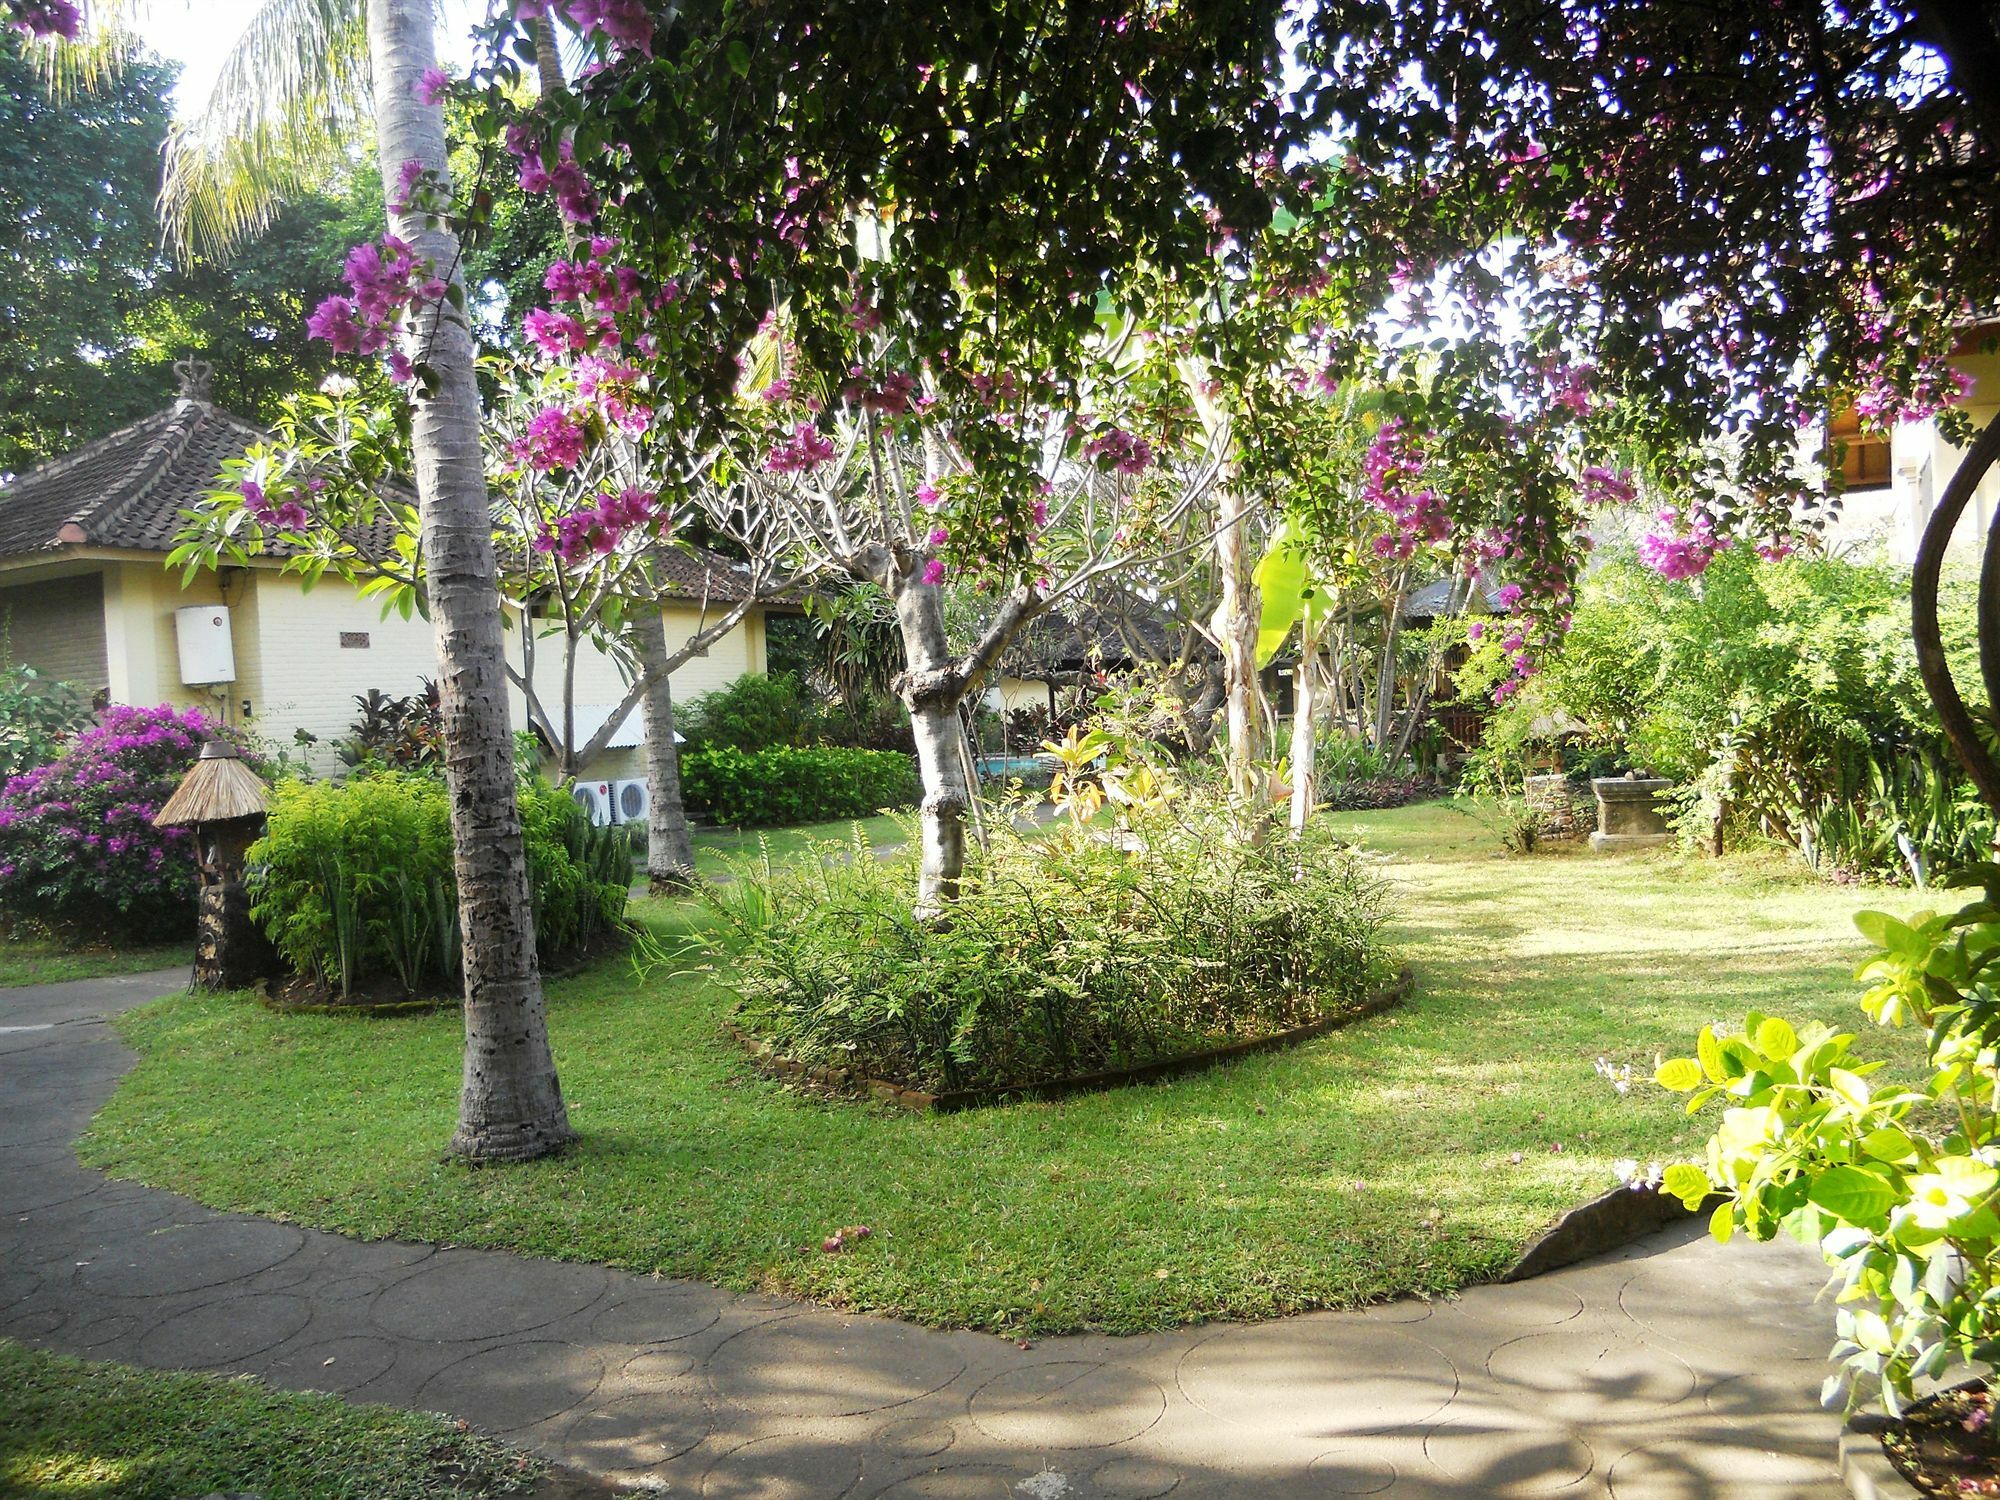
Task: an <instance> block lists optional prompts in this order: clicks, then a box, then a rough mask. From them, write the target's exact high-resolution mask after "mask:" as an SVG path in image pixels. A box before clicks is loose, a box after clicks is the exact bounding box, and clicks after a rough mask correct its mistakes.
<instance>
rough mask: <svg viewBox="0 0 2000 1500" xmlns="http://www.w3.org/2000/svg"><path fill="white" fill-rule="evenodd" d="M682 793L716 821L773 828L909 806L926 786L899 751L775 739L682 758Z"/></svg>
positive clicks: (732, 825) (699, 809)
mask: <svg viewBox="0 0 2000 1500" xmlns="http://www.w3.org/2000/svg"><path fill="white" fill-rule="evenodd" d="M681 791H682V793H683V795H685V797H686V798H687V802H688V805H689V806H690V807H691V808H693V809H694V810H695V812H696V813H697V814H699V815H700V816H701V817H703V818H706V819H707V820H708V821H709V822H711V823H721V824H725V825H728V826H730V827H737V828H768V827H775V826H781V825H784V824H789V823H821V822H825V821H827V820H828V819H832V818H865V817H868V816H870V815H871V814H873V813H878V812H880V811H882V810H883V809H884V808H889V807H909V806H911V805H912V804H913V803H915V802H916V800H917V796H918V792H919V788H918V784H917V770H916V767H915V766H914V765H912V764H911V763H910V757H909V756H907V755H899V754H897V753H896V752H895V751H893V750H843V749H838V748H835V747H833V746H817V747H814V748H811V749H798V748H796V747H793V746H790V745H774V746H772V747H771V748H770V749H768V750H731V749H727V748H718V749H713V750H695V751H691V752H689V753H687V754H685V755H683V756H682V757H681Z"/></svg>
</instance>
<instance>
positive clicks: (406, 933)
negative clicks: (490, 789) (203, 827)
mask: <svg viewBox="0 0 2000 1500" xmlns="http://www.w3.org/2000/svg"><path fill="white" fill-rule="evenodd" d="M520 798H521V821H522V827H523V832H524V834H525V837H526V842H527V851H528V883H529V894H530V898H531V900H532V902H533V907H534V917H535V940H536V947H537V950H538V952H539V954H540V956H541V958H542V961H543V962H544V963H550V962H555V961H557V960H560V959H562V958H563V957H565V956H567V955H569V954H572V953H575V952H578V951H580V950H583V949H585V948H587V947H589V946H590V945H591V944H592V943H593V942H595V941H597V940H598V939H600V938H602V937H603V936H605V935H606V934H607V933H609V932H612V931H613V930H615V929H617V928H618V927H619V925H620V924H621V922H622V919H623V916H624V910H625V901H626V898H627V896H628V894H629V889H630V884H631V856H630V852H629V850H628V848H627V846H626V843H625V840H624V838H623V836H622V832H621V831H620V830H618V829H616V828H608V829H593V828H592V827H591V825H590V820H589V818H588V816H587V815H585V814H584V813H583V811H582V809H580V808H579V807H578V806H577V805H576V803H575V802H574V801H572V800H571V799H570V798H569V797H568V796H567V795H565V794H564V793H562V792H560V791H558V790H557V789H556V788H554V787H551V786H549V785H548V784H547V783H545V782H540V781H528V780H524V781H523V782H522V783H521V786H520ZM250 862H251V894H252V898H253V901H254V905H253V908H252V914H253V915H254V916H255V917H256V919H257V921H258V922H259V923H260V924H261V925H262V926H263V928H264V930H265V932H266V933H267V934H269V936H270V938H271V941H272V944H273V946H275V947H276V948H277V950H278V953H279V955H280V956H281V957H282V958H283V959H284V960H285V962H286V964H287V965H288V966H289V967H290V968H291V969H293V970H294V971H295V972H297V973H299V974H303V975H308V976H311V977H314V978H317V979H320V980H322V981H324V982H325V983H326V984H327V985H328V986H329V987H330V988H332V989H335V990H337V991H338V992H339V993H340V994H341V995H342V996H344V997H345V996H349V995H351V994H352V992H353V990H354V988H355V986H357V985H360V984H364V983H367V982H369V981H375V980H385V979H387V980H394V981H395V982H396V983H397V984H399V985H400V986H401V987H402V989H403V990H404V991H406V992H408V993H412V994H418V993H424V992H427V991H433V990H439V989H449V988H452V987H455V986H456V984H457V982H458V966H459V926H458V891H457V886H456V882H455V879H454V876H453V873H452V848H451V808H450V799H449V796H448V794H447V792H446V790H445V784H444V782H443V781H442V780H441V779H439V778H438V777H435V776H428V775H420V774H403V773H383V774H380V775H372V776H357V777H354V778H352V779H351V780H349V781H346V782H340V783H335V782H321V783H315V784H305V783H300V782H288V783H284V784H282V785H280V786H279V788H278V790H277V795H276V797H275V799H274V803H273V806H272V809H271V819H270V827H269V829H268V830H267V832H266V833H265V836H264V837H263V838H262V839H260V840H259V841H258V842H257V843H256V844H254V845H253V846H252V847H251V850H250Z"/></svg>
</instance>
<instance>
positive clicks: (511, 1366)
mask: <svg viewBox="0 0 2000 1500" xmlns="http://www.w3.org/2000/svg"><path fill="white" fill-rule="evenodd" d="M603 1380H604V1362H603V1361H602V1360H601V1359H599V1358H598V1357H597V1356H596V1355H595V1354H593V1353H591V1352H590V1351H589V1350H588V1349H579V1348H578V1347H577V1346H576V1345H574V1344H562V1343H557V1342H556V1341H555V1340H554V1339H530V1340H528V1341H527V1342H525V1343H519V1344H502V1345H500V1346H499V1347H497V1348H493V1349H481V1350H480V1351H479V1352H478V1353H477V1354H468V1355H465V1356H464V1357H463V1358H461V1359H458V1360H456V1361H454V1362H453V1363H451V1364H448V1365H446V1366H445V1367H444V1368H443V1369H442V1370H439V1371H438V1372H437V1373H436V1374H435V1375H433V1376H431V1378H430V1379H428V1380H426V1381H425V1382H424V1383H423V1384H422V1385H421V1386H419V1387H418V1388H417V1397H416V1400H415V1401H413V1402H411V1403H410V1404H411V1405H412V1406H415V1407H417V1408H418V1409H420V1410H423V1411H448V1412H451V1413H453V1414H454V1415H456V1416H460V1417H463V1418H465V1419H466V1420H467V1421H468V1422H473V1423H476V1424H478V1425H479V1426H481V1427H487V1428H491V1429H492V1430H494V1431H496V1432H511V1431H513V1430H514V1429H515V1428H517V1427H532V1426H534V1424H535V1423H537V1422H546V1421H547V1420H548V1419H549V1418H550V1417H556V1416H561V1415H562V1414H563V1413H564V1412H566V1411H568V1410H569V1409H570V1408H571V1407H573V1406H578V1405H581V1404H582V1403H583V1402H585V1401H588V1400H589V1399H590V1398H591V1396H592V1395H594V1394H595V1393H596V1391H597V1388H598V1386H599V1385H600V1384H602V1383H603Z"/></svg>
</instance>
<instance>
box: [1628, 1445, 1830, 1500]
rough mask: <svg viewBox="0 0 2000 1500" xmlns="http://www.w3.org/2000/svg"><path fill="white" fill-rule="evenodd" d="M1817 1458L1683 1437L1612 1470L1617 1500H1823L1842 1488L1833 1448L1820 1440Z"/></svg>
mask: <svg viewBox="0 0 2000 1500" xmlns="http://www.w3.org/2000/svg"><path fill="white" fill-rule="evenodd" d="M1815 1446H1816V1447H1818V1448H1821V1449H1823V1450H1824V1451H1823V1452H1821V1453H1820V1454H1819V1455H1818V1456H1816V1457H1807V1456H1805V1455H1803V1454H1798V1453H1775V1452H1772V1451H1770V1450H1769V1449H1766V1448H1763V1447H1759V1446H1757V1445H1756V1441H1755V1439H1754V1438H1752V1439H1747V1440H1746V1441H1745V1442H1744V1443H1743V1444H1742V1445H1741V1446H1738V1445H1735V1444H1731V1443H1721V1442H1714V1441H1712V1440H1711V1439H1709V1438H1706V1437H1704V1438H1702V1439H1701V1440H1700V1441H1690V1440H1686V1439H1683V1440H1681V1441H1679V1442H1663V1443H1654V1444H1653V1445H1652V1446H1650V1447H1646V1448H1635V1449H1633V1450H1632V1451H1631V1452H1630V1453H1627V1454H1625V1455H1624V1456H1623V1457H1621V1458H1620V1459H1619V1460H1618V1461H1617V1462H1616V1463H1614V1464H1613V1465H1612V1466H1611V1475H1610V1479H1611V1494H1612V1496H1613V1500H1714V1497H1715V1496H1718V1495H1727V1496H1728V1497H1729V1500H1823V1497H1825V1496H1828V1495H1838V1494H1840V1493H1841V1492H1842V1490H1843V1488H1844V1486H1843V1485H1842V1484H1841V1480H1840V1471H1839V1470H1838V1469H1836V1468H1835V1467H1834V1466H1833V1464H1832V1462H1831V1461H1830V1460H1829V1458H1828V1457H1827V1455H1828V1454H1829V1453H1831V1452H1832V1450H1833V1444H1832V1443H1831V1442H1830V1441H1828V1440H1827V1439H1826V1438H1825V1437H1824V1436H1822V1438H1821V1440H1820V1442H1819V1443H1818V1444H1816V1445H1815Z"/></svg>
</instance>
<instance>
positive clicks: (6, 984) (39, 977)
mask: <svg viewBox="0 0 2000 1500" xmlns="http://www.w3.org/2000/svg"><path fill="white" fill-rule="evenodd" d="M193 962H194V945H193V944H192V943H155V944H149V945H147V946H144V947H138V948H65V947H63V946H61V945H60V944H58V943H53V942H50V941H49V940H48V939H46V938H31V937H6V938H0V989H10V988H12V987H13V986H15V985H21V984H55V983H57V982H58V981H60V980H64V979H101V978H103V977H104V976H105V975H107V974H143V973H145V972H146V971H147V970H149V969H184V968H186V967H187V966H188V965H189V964H191V963H193ZM4 1007H5V1001H4V1000H0V1009H4Z"/></svg>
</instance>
